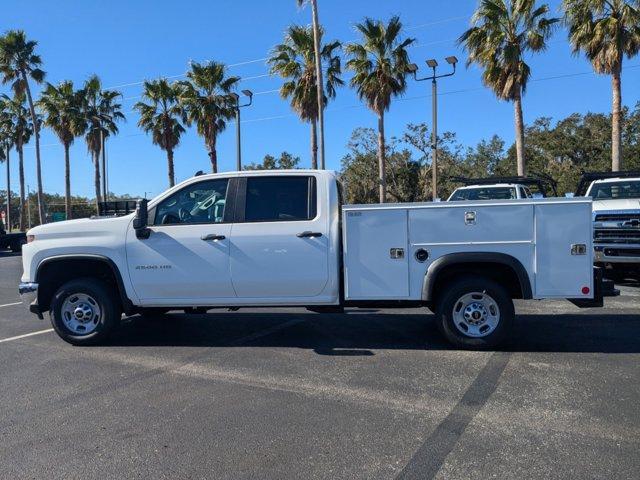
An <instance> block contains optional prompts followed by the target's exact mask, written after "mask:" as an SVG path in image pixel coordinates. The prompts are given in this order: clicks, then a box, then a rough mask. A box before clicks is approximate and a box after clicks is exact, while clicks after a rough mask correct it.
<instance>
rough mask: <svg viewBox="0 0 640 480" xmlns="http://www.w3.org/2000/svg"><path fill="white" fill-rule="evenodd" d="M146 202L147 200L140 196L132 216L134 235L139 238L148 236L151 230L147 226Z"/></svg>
mask: <svg viewBox="0 0 640 480" xmlns="http://www.w3.org/2000/svg"><path fill="white" fill-rule="evenodd" d="M147 203H149V200H147V199H146V198H141V199H140V200H138V202H137V203H136V214H135V217H133V229H134V230H135V231H136V237H137V238H139V239H145V238H149V235H150V234H151V230H149V229H148V228H147V225H148V224H149V212H148V211H147Z"/></svg>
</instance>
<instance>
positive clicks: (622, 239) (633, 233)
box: [593, 228, 640, 244]
mask: <svg viewBox="0 0 640 480" xmlns="http://www.w3.org/2000/svg"><path fill="white" fill-rule="evenodd" d="M593 240H594V242H595V243H625V244H640V228H634V229H629V230H627V229H622V228H621V229H618V230H600V229H596V230H595V232H594V239H593Z"/></svg>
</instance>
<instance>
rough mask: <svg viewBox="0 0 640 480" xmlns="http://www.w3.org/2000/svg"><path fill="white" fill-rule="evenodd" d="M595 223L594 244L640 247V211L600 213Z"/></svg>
mask: <svg viewBox="0 0 640 480" xmlns="http://www.w3.org/2000/svg"><path fill="white" fill-rule="evenodd" d="M594 221H595V223H594V230H593V243H595V244H617V245H639V246H640V210H631V211H609V212H599V213H596V214H595V215H594Z"/></svg>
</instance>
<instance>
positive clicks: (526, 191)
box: [524, 187, 533, 198]
mask: <svg viewBox="0 0 640 480" xmlns="http://www.w3.org/2000/svg"><path fill="white" fill-rule="evenodd" d="M524 194H525V195H526V197H527V198H533V195H532V194H531V190H529V189H528V188H527V187H524Z"/></svg>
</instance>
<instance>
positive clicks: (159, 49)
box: [0, 0, 640, 196]
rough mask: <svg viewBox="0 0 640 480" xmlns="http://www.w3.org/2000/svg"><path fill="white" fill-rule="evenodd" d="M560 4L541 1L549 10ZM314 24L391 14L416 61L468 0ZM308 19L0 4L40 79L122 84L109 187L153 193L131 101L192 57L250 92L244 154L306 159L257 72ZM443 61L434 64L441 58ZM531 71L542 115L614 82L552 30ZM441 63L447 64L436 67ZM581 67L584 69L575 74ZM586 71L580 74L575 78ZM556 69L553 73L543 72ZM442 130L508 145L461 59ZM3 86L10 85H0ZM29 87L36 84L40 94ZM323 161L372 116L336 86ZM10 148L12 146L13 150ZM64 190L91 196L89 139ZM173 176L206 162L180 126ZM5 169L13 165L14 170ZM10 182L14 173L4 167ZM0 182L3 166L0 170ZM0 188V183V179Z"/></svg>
mask: <svg viewBox="0 0 640 480" xmlns="http://www.w3.org/2000/svg"><path fill="white" fill-rule="evenodd" d="M558 3H559V2H558V1H552V2H551V7H552V9H553V11H554V12H557V7H558ZM319 4H320V7H319V9H320V20H321V22H322V23H323V25H324V27H325V30H326V38H327V39H334V38H336V39H339V40H342V41H350V40H353V39H355V38H356V34H355V32H354V28H353V25H354V23H356V22H358V21H360V20H361V19H362V18H363V17H365V16H371V17H374V18H382V19H388V18H389V17H390V16H391V15H394V14H397V15H400V17H401V18H402V20H403V22H404V23H405V25H406V27H407V31H406V33H407V35H410V36H412V37H415V38H416V39H417V43H416V45H415V46H414V47H412V48H411V51H410V53H411V56H412V59H413V61H415V62H416V63H418V64H420V65H421V67H422V65H424V60H425V59H427V58H436V59H440V60H443V59H444V57H445V56H448V55H452V54H453V55H457V56H458V58H460V59H461V60H462V61H463V62H464V60H465V58H466V56H465V54H464V52H463V51H462V50H461V49H460V48H459V47H458V46H457V45H456V42H455V39H456V38H457V37H458V36H459V35H460V34H461V33H462V32H463V31H464V29H465V28H466V27H467V25H468V22H469V17H470V15H471V13H472V12H473V10H474V8H475V6H476V1H475V0H456V1H455V2H453V1H446V2H445V1H434V0H396V1H393V2H391V1H388V0H349V1H345V0H319ZM309 22H310V11H309V9H308V8H305V9H299V8H297V7H296V4H295V1H294V0H271V1H257V0H245V1H231V0H216V1H211V0H182V1H181V2H175V1H171V2H169V1H166V0H137V1H130V0H92V1H86V0H66V1H57V2H52V1H50V0H32V1H31V2H28V9H27V6H26V5H25V3H24V2H19V1H16V0H12V1H10V0H6V1H5V2H3V12H2V18H0V30H2V31H4V30H7V29H16V28H17V29H23V30H25V31H26V33H27V35H28V36H29V37H30V38H33V39H35V40H37V41H38V42H39V46H38V52H39V53H40V55H41V56H42V58H43V61H44V69H45V70H46V72H47V80H48V81H50V82H52V83H57V82H58V81H61V80H66V79H71V80H73V81H74V82H76V83H77V85H80V84H81V83H82V82H83V81H84V80H85V79H86V78H87V77H88V76H89V75H91V74H93V73H97V74H98V75H99V76H100V77H101V78H102V80H103V84H104V86H105V87H113V88H117V89H118V90H120V91H121V92H122V95H123V98H124V100H123V105H124V111H125V112H126V114H127V122H126V123H123V124H121V126H120V135H119V136H117V137H115V138H113V139H112V140H110V141H109V144H108V150H107V152H108V158H109V172H110V174H109V187H110V190H112V191H114V192H116V193H119V194H120V193H130V194H132V195H143V194H144V193H145V192H147V193H148V194H150V195H156V194H158V193H160V192H161V191H163V190H164V189H165V188H166V186H167V179H166V160H165V158H166V157H165V154H164V152H162V151H161V150H160V149H159V148H158V147H156V146H154V145H152V143H151V140H150V138H149V137H148V136H146V135H144V134H142V133H141V131H140V130H139V129H138V127H137V115H136V114H135V113H134V112H132V106H133V104H134V103H135V102H136V101H138V98H137V97H138V96H139V95H140V92H141V86H140V82H141V81H142V80H144V79H153V78H157V77H159V76H166V77H172V78H181V77H179V76H180V75H181V74H183V73H184V72H185V71H186V70H187V68H188V62H189V60H195V61H205V60H209V59H215V60H219V61H223V62H225V63H227V64H229V65H233V66H231V67H230V73H232V74H234V75H238V76H241V77H244V78H246V80H244V81H243V82H242V84H241V88H249V89H251V90H253V91H254V92H256V94H257V95H256V96H255V103H254V106H252V107H251V108H248V109H244V110H243V120H244V123H243V125H242V132H243V161H244V162H247V163H248V162H252V161H260V160H261V159H262V157H263V156H264V155H265V154H266V153H270V154H274V155H276V154H278V153H280V152H282V151H284V150H286V151H289V152H291V153H293V154H295V155H299V156H300V157H301V158H302V165H303V166H308V165H309V128H308V126H307V125H306V124H303V123H301V122H300V121H299V120H298V119H297V117H296V116H295V115H294V114H293V113H292V111H291V110H290V108H289V105H288V103H287V102H285V101H283V100H281V99H280V98H279V95H278V93H277V92H274V90H277V89H278V88H279V86H280V84H281V81H280V79H278V78H277V77H270V76H268V75H266V73H267V68H266V66H265V64H264V60H263V59H264V57H265V56H266V55H267V53H268V51H269V49H270V48H271V47H273V45H275V44H277V43H279V42H280V41H281V40H282V35H283V32H284V29H285V28H286V27H287V26H288V25H289V24H292V23H296V24H307V23H309ZM441 63H442V64H444V61H441ZM530 65H531V68H532V77H533V79H534V81H532V82H531V83H530V85H529V88H528V90H527V94H526V96H525V100H524V115H525V121H527V122H530V121H532V120H534V119H535V118H536V117H539V116H551V117H554V118H562V117H564V116H566V115H568V114H570V113H573V112H587V111H595V112H608V111H609V109H610V102H611V101H610V98H611V93H610V79H609V77H606V76H596V75H593V74H591V73H588V72H590V71H591V67H590V65H589V64H588V63H587V62H586V61H585V60H584V58H582V57H574V56H572V55H571V53H570V48H569V45H568V43H567V41H566V32H565V31H564V30H558V31H557V32H556V33H555V35H554V37H553V38H552V39H551V42H550V45H549V50H548V52H546V53H545V54H544V55H536V56H534V57H533V58H531V59H530ZM626 66H627V69H626V70H625V71H624V74H623V101H624V104H625V105H629V106H633V105H635V103H636V102H638V101H639V100H640V89H638V85H640V68H634V66H640V57H639V58H635V59H632V60H630V61H627V62H626ZM445 69H446V67H445ZM583 73H584V74H583ZM574 74H582V75H574ZM553 77H560V78H553ZM439 88H440V91H441V92H442V93H443V95H442V96H441V97H440V110H439V115H440V116H439V128H440V131H444V130H452V131H455V132H457V134H458V136H459V139H460V141H462V142H463V143H464V144H467V145H474V144H476V143H477V142H478V141H479V140H481V139H483V138H488V137H490V136H491V135H493V134H498V135H500V136H501V137H503V138H504V139H505V140H506V141H507V142H512V141H513V137H514V134H513V109H512V106H511V104H508V103H505V102H499V101H497V100H496V99H495V97H494V96H493V94H492V93H491V92H490V91H489V90H487V89H485V88H483V87H482V84H481V82H480V72H479V71H478V69H477V68H475V67H470V68H468V69H466V68H464V66H463V67H462V68H461V69H460V70H459V72H458V73H457V74H456V75H455V76H454V77H451V78H447V79H445V80H443V81H442V82H441V83H440V84H439ZM429 89H430V85H429V83H428V82H422V83H416V82H413V81H411V82H410V86H409V89H408V90H407V92H406V94H405V98H404V99H402V100H401V101H395V102H394V103H393V105H392V107H391V110H390V112H389V113H388V114H387V117H386V119H387V126H386V130H387V134H388V135H389V136H392V135H400V134H401V133H402V131H403V128H404V126H405V125H406V124H407V123H409V122H413V123H418V122H422V121H425V122H426V121H428V120H429V119H430V118H431V110H430V98H429V97H428V93H429V92H428V90H429ZM0 90H2V91H5V92H6V91H7V88H6V87H0ZM37 90H38V87H36V91H37ZM325 121H326V140H325V141H326V145H327V154H326V158H327V166H328V168H335V169H338V168H339V166H340V159H341V158H342V156H343V155H344V153H345V150H346V143H347V141H348V140H349V137H350V135H351V132H352V130H353V129H354V128H356V127H361V126H363V127H373V128H375V126H376V119H375V117H374V115H373V114H372V113H371V112H370V111H369V110H367V109H366V108H365V107H364V106H363V105H362V104H361V103H360V102H359V100H358V99H357V97H356V96H355V94H354V93H353V91H351V90H350V89H349V88H343V89H341V90H340V91H339V92H338V96H337V98H336V99H335V100H334V101H333V102H332V103H331V104H330V106H329V107H328V109H327V111H326V120H325ZM41 142H42V145H43V146H42V161H43V179H44V187H45V190H46V191H50V192H62V191H63V188H64V187H63V179H64V177H63V149H62V147H61V146H60V145H59V144H58V142H57V139H56V138H55V137H54V136H53V135H52V134H51V133H50V132H48V131H45V132H43V135H42V141H41ZM13 158H15V155H14V157H13ZM218 158H219V165H220V169H221V170H222V171H224V170H232V169H233V168H234V165H235V128H234V125H233V124H230V125H229V127H228V129H227V130H226V131H225V132H224V133H223V134H222V135H221V137H220V138H219V141H218ZM25 160H26V177H27V182H28V183H29V184H30V185H31V188H32V189H33V188H34V186H35V167H34V163H35V153H34V150H33V149H32V148H29V149H27V150H26V151H25ZM71 162H72V191H73V193H74V194H78V195H84V196H91V195H92V192H93V186H92V185H93V177H92V166H91V161H90V157H89V155H88V154H87V153H86V146H85V144H84V141H83V140H82V139H77V140H76V143H75V145H74V146H73V148H72V152H71ZM175 165H176V177H177V180H183V179H185V178H187V177H189V176H191V175H193V173H194V172H195V171H197V170H199V169H202V170H205V171H207V170H208V169H209V161H208V157H207V155H206V150H205V148H204V144H203V141H202V139H201V138H200V137H198V136H197V135H196V133H195V131H193V130H192V131H189V133H188V134H187V135H186V136H185V137H184V140H183V142H182V144H181V145H180V146H179V147H178V149H177V150H176V153H175ZM13 171H14V172H15V173H17V169H16V168H14V169H13ZM12 177H13V178H12V182H14V183H13V186H14V190H15V188H16V187H17V175H13V176H12ZM2 178H4V175H2ZM2 185H3V188H4V182H2Z"/></svg>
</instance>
